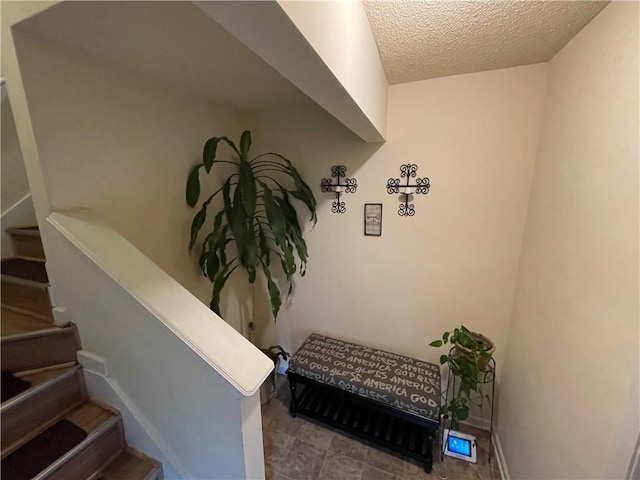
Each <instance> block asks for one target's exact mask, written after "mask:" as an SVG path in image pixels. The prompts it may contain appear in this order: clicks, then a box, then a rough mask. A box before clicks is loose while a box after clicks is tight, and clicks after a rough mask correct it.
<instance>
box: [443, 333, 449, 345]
mask: <svg viewBox="0 0 640 480" xmlns="http://www.w3.org/2000/svg"><path fill="white" fill-rule="evenodd" d="M450 333H451V332H444V335H442V341H443V342H444V343H447V340H448V339H449V334H450Z"/></svg>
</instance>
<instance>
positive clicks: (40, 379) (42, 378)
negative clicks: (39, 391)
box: [15, 365, 75, 388]
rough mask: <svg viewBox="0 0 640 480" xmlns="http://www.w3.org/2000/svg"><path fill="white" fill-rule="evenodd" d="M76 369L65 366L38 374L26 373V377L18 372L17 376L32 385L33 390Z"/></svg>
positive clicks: (42, 370)
mask: <svg viewBox="0 0 640 480" xmlns="http://www.w3.org/2000/svg"><path fill="white" fill-rule="evenodd" d="M73 368H75V365H72V366H63V367H62V368H57V369H48V370H47V369H41V371H39V372H37V373H29V372H25V373H26V375H22V374H21V373H20V372H16V373H15V376H16V377H19V378H21V379H22V380H26V381H27V382H30V383H31V388H33V387H35V386H37V385H40V384H41V383H44V382H47V381H49V380H52V379H54V378H56V377H59V376H61V375H64V374H65V373H67V372H68V371H69V370H71V369H73Z"/></svg>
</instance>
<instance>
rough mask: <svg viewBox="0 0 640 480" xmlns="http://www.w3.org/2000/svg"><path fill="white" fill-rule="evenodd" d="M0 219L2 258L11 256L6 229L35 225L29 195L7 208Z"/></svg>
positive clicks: (34, 213)
mask: <svg viewBox="0 0 640 480" xmlns="http://www.w3.org/2000/svg"><path fill="white" fill-rule="evenodd" d="M0 219H1V226H0V228H1V229H2V232H1V235H2V236H1V238H0V246H1V248H2V258H8V257H11V256H13V249H12V247H11V238H10V237H9V235H8V234H7V229H8V228H12V227H25V226H30V225H36V212H35V210H34V209H33V202H32V201H31V194H30V193H28V194H27V195H25V196H24V197H22V198H21V199H20V200H18V201H17V202H16V203H15V204H14V205H12V206H11V207H9V208H8V209H7V210H5V211H4V212H3V213H2V216H1V217H0Z"/></svg>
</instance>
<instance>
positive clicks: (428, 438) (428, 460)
mask: <svg viewBox="0 0 640 480" xmlns="http://www.w3.org/2000/svg"><path fill="white" fill-rule="evenodd" d="M425 442H426V445H427V450H426V452H425V453H424V471H425V472H427V473H431V467H433V433H432V432H431V431H430V430H427V431H426V432H425Z"/></svg>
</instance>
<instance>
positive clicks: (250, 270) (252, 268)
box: [244, 233, 258, 283]
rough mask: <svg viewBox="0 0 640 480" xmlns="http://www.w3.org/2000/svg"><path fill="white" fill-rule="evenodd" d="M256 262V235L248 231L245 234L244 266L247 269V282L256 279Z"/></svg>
mask: <svg viewBox="0 0 640 480" xmlns="http://www.w3.org/2000/svg"><path fill="white" fill-rule="evenodd" d="M257 264H258V252H257V249H256V237H255V236H254V235H252V234H251V233H249V234H248V235H247V249H246V254H245V263H244V266H245V268H246V269H247V274H248V276H249V283H253V282H255V281H256V266H257Z"/></svg>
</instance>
